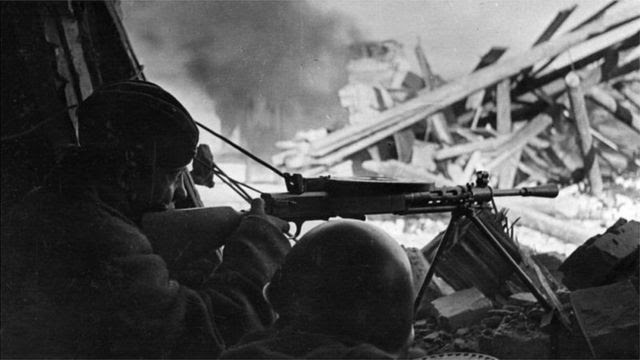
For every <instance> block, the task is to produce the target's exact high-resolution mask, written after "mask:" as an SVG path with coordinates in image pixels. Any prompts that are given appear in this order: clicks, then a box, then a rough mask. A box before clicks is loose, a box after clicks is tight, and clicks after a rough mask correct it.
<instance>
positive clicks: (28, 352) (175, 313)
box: [0, 187, 289, 358]
mask: <svg viewBox="0 0 640 360" xmlns="http://www.w3.org/2000/svg"><path fill="white" fill-rule="evenodd" d="M212 236H216V234H212ZM288 249H289V243H288V241H287V240H286V238H285V237H284V236H283V235H282V233H281V232H280V231H279V230H278V229H277V228H276V227H275V226H274V225H272V224H271V223H269V222H267V221H266V220H265V219H263V218H261V217H259V216H246V217H245V218H244V219H243V220H242V221H241V223H240V226H239V227H238V229H237V230H236V231H235V233H234V234H233V235H231V237H230V238H229V240H228V241H227V242H226V246H225V249H224V260H223V263H222V264H221V265H220V266H219V267H218V268H217V269H216V270H215V272H213V274H211V275H210V276H208V277H207V279H206V281H204V282H203V283H201V284H200V286H197V287H195V288H190V287H186V286H183V285H181V284H179V283H178V282H176V281H174V280H172V276H171V274H170V273H169V271H168V270H167V266H166V264H165V261H164V260H163V259H162V258H161V257H160V256H158V255H157V254H154V252H153V248H152V245H151V244H150V242H149V240H148V239H147V237H146V236H145V235H144V233H143V232H142V231H141V229H140V228H139V227H138V226H137V225H136V224H135V223H134V222H132V221H130V220H129V219H128V218H127V217H126V216H124V215H123V214H121V213H120V212H118V210H116V209H115V208H113V207H111V206H110V205H108V204H107V202H105V201H103V200H101V199H100V197H99V196H98V192H97V191H95V189H91V188H89V187H88V188H87V189H82V190H79V191H78V192H77V193H75V194H74V195H73V196H67V195H66V194H62V192H59V191H56V189H53V188H42V189H39V190H37V191H35V192H33V193H31V194H30V195H28V196H27V198H26V199H25V201H24V202H23V203H22V204H21V205H19V206H18V207H17V208H15V209H14V211H12V212H11V213H10V214H7V215H6V216H5V215H4V214H3V219H2V324H1V326H2V329H1V332H0V334H1V346H2V348H1V349H2V350H1V353H2V358H16V357H22V358H25V357H26V358H43V357H46V358H59V357H62V358H114V357H124V358H164V357H179V358H195V357H208V358H214V357H216V356H218V355H219V354H220V352H221V351H222V350H223V349H224V348H225V347H226V346H228V345H231V344H234V343H236V342H237V341H238V340H239V339H240V337H241V336H243V335H245V334H246V333H248V332H250V331H256V330H261V329H264V328H265V327H266V326H268V325H270V324H271V323H272V320H273V318H272V311H271V308H270V306H269V305H268V303H267V302H266V301H265V300H264V299H263V296H262V288H263V286H264V285H265V284H266V282H267V281H268V279H269V278H270V277H271V276H272V275H273V273H274V271H275V269H276V267H277V266H278V265H279V264H280V263H281V261H282V260H283V258H284V256H285V255H286V252H287V251H288Z"/></svg>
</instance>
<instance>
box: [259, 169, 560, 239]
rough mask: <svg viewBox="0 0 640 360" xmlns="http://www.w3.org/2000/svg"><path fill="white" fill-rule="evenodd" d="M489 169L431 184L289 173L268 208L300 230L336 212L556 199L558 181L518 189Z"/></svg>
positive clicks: (353, 214) (359, 214) (348, 214)
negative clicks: (498, 182)
mask: <svg viewBox="0 0 640 360" xmlns="http://www.w3.org/2000/svg"><path fill="white" fill-rule="evenodd" d="M488 177H489V175H488V173H486V172H479V173H478V174H477V179H476V182H475V184H471V183H469V184H467V185H461V186H447V187H435V186H434V185H433V184H431V183H417V182H398V181H389V180H384V179H378V178H375V179H364V178H363V179H355V180H354V179H349V180H343V179H332V178H330V177H320V178H314V179H306V178H303V177H302V176H300V175H298V174H296V175H289V174H287V177H286V180H285V181H286V184H287V190H288V191H287V192H285V193H271V194H263V195H262V198H263V199H264V200H265V208H266V212H267V213H268V214H270V215H273V216H276V217H278V218H281V219H283V220H287V221H290V222H293V223H295V224H296V231H297V232H299V231H300V228H301V225H302V223H304V222H305V221H308V220H327V219H329V218H332V217H343V218H356V219H364V217H365V215H373V214H397V215H408V214H424V213H436V212H452V211H454V210H456V209H458V208H461V207H469V206H482V205H484V204H488V203H489V202H492V201H493V198H494V197H499V196H536V197H549V198H553V197H556V196H557V195H558V188H557V186H556V185H550V184H549V185H542V186H536V187H526V188H520V189H492V188H491V187H490V186H488Z"/></svg>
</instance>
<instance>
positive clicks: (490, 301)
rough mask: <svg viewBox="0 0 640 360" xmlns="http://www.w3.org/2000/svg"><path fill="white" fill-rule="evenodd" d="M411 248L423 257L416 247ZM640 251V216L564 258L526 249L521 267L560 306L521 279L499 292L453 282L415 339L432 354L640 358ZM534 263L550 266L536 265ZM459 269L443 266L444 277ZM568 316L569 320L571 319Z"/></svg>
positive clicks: (434, 300)
mask: <svg viewBox="0 0 640 360" xmlns="http://www.w3.org/2000/svg"><path fill="white" fill-rule="evenodd" d="M436 241H437V238H436V239H434V240H433V241H432V242H436ZM469 241H479V239H477V238H475V239H474V238H472V237H466V236H463V237H462V238H461V239H460V241H459V242H461V243H464V242H469ZM407 251H408V252H410V253H413V256H412V257H415V250H410V249H408V250H407ZM428 251H429V246H427V247H425V248H424V249H422V251H421V252H422V253H423V254H424V255H425V260H424V261H425V262H427V263H428V261H427V260H426V258H427V257H428ZM639 251H640V223H639V222H637V221H633V220H631V221H626V220H625V219H619V220H618V221H617V222H615V223H614V224H613V225H612V226H611V227H610V228H609V229H607V231H606V232H605V233H603V234H601V235H597V236H594V237H592V238H590V239H588V240H587V241H585V242H584V244H582V245H581V246H580V247H578V248H577V249H576V250H575V251H574V252H573V253H572V254H571V255H570V256H569V257H568V258H567V259H566V260H564V261H561V260H560V259H558V258H557V257H554V255H553V254H534V255H531V256H530V254H528V253H527V252H526V251H522V252H521V253H520V257H521V259H522V261H521V262H520V266H521V267H522V268H523V269H525V271H527V272H528V273H529V274H530V276H531V277H532V278H533V279H534V282H535V283H537V287H538V288H539V289H541V293H543V294H545V295H544V296H545V298H546V299H547V300H552V298H553V299H554V300H553V301H550V302H551V303H554V302H555V304H556V305H557V306H556V307H555V309H554V310H553V311H549V309H546V308H545V307H544V306H542V305H541V304H540V303H539V302H538V301H537V299H536V297H535V296H534V295H533V294H532V293H531V292H527V291H522V287H521V285H519V284H517V282H516V281H515V280H514V279H509V280H507V281H505V286H504V287H502V288H501V289H499V290H496V291H493V290H492V289H489V288H485V289H484V290H483V291H480V290H479V288H478V287H477V285H481V284H482V283H484V282H485V281H484V280H482V279H477V280H476V283H477V284H471V286H470V287H468V288H465V289H460V287H464V286H466V285H464V284H452V285H453V289H452V288H449V289H446V290H444V291H441V292H440V294H438V292H437V291H436V292H434V291H433V289H434V286H432V287H431V288H430V290H431V291H429V292H427V293H426V297H428V299H423V300H424V301H423V302H422V304H423V305H422V307H421V308H422V311H419V312H418V316H417V321H416V322H415V324H414V325H415V328H416V338H415V342H414V345H415V346H417V347H419V348H421V349H423V350H425V351H426V352H427V353H429V354H438V353H446V352H456V351H458V352H459V351H462V352H477V353H482V354H487V355H491V356H494V357H497V358H501V359H515V358H520V359H522V358H528V359H549V358H551V359H557V358H566V359H569V358H601V359H608V358H638V356H639V351H638V341H637V339H638V336H639V335H640V333H639V321H640V320H639V319H640V316H639V315H640V314H639V310H638V308H639V306H640V301H639V298H638V272H639V269H640V264H639ZM458 256H460V254H458ZM493 261H495V259H490V260H488V261H487V263H491V262H493ZM531 262H533V263H534V264H537V265H535V266H538V267H539V268H540V269H542V270H541V271H535V270H534V271H532V269H531V266H530V265H531ZM415 263H416V260H415V259H414V260H413V261H412V265H413V266H414V267H415ZM458 266H459V267H465V268H466V269H457V270H455V271H457V272H460V273H464V272H472V271H475V269H476V268H478V267H487V266H488V265H487V264H484V265H477V264H476V265H474V264H469V265H466V266H465V265H464V264H463V263H462V262H460V263H459V264H458ZM451 271H453V270H452V269H450V268H446V267H438V266H436V274H437V275H439V276H441V277H442V278H443V279H447V278H448V277H450V275H448V274H447V272H451ZM505 271H507V272H508V270H505ZM472 280H473V279H472ZM437 281H438V282H439V283H440V285H438V286H436V287H435V288H436V289H444V288H443V287H442V285H441V283H442V281H443V280H442V279H441V278H437ZM432 285H434V284H432ZM561 316H566V317H567V319H568V321H567V322H566V323H564V324H563V322H562V321H559V319H560V317H561Z"/></svg>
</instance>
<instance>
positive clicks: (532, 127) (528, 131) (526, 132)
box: [486, 113, 553, 170]
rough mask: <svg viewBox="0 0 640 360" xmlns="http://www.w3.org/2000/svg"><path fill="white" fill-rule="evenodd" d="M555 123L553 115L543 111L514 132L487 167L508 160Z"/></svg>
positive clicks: (489, 167) (492, 166)
mask: <svg viewBox="0 0 640 360" xmlns="http://www.w3.org/2000/svg"><path fill="white" fill-rule="evenodd" d="M552 123H553V120H552V119H551V116H549V115H548V114H546V113H541V114H539V115H538V116H536V117H535V118H533V120H531V121H530V122H529V123H527V125H525V126H524V127H522V128H521V129H519V130H518V131H516V132H515V133H513V134H512V135H511V136H510V137H509V139H508V140H507V141H506V142H505V143H503V144H502V145H501V146H500V154H499V155H498V156H497V157H496V158H494V159H493V160H492V161H491V162H490V163H488V164H486V169H487V170H491V169H493V168H495V167H496V166H498V165H499V164H501V163H502V162H504V161H506V160H507V159H508V158H509V157H510V156H511V155H513V154H515V153H517V152H520V151H521V150H522V148H524V146H525V145H526V144H527V142H529V140H530V139H532V138H534V137H536V136H537V135H538V134H540V133H541V132H543V131H544V130H546V129H547V127H549V125H551V124H552Z"/></svg>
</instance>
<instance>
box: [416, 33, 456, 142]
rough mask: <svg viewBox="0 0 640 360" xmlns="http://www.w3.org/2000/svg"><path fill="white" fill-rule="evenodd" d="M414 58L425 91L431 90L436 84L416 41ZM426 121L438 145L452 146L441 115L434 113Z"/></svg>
mask: <svg viewBox="0 0 640 360" xmlns="http://www.w3.org/2000/svg"><path fill="white" fill-rule="evenodd" d="M415 53H416V58H417V59H418V64H419V65H420V70H421V71H422V78H423V79H424V82H425V85H426V89H427V90H433V89H435V88H436V87H437V86H438V84H437V83H436V78H435V76H434V74H433V72H432V71H431V66H430V65H429V62H428V61H427V56H426V55H425V53H424V50H422V46H421V45H420V42H419V41H418V44H417V45H416V48H415ZM427 121H430V122H431V124H432V126H433V131H434V133H435V135H436V138H437V139H438V141H440V143H442V144H446V145H450V144H453V138H452V137H451V133H450V132H449V128H448V126H447V119H446V117H445V116H444V114H443V113H441V112H439V113H435V114H433V115H431V116H429V117H428V118H427Z"/></svg>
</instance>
